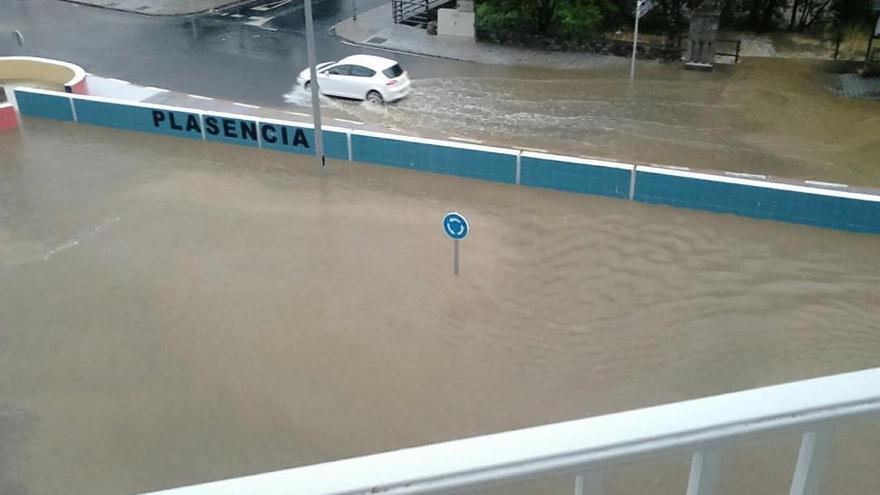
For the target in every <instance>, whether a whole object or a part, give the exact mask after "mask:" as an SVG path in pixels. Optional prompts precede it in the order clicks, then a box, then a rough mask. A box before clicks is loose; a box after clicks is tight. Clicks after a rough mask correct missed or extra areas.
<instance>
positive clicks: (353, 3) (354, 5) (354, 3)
mask: <svg viewBox="0 0 880 495" xmlns="http://www.w3.org/2000/svg"><path fill="white" fill-rule="evenodd" d="M351 10H353V11H354V22H357V21H358V6H357V0H351Z"/></svg>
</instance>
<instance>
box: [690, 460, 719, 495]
mask: <svg viewBox="0 0 880 495" xmlns="http://www.w3.org/2000/svg"><path fill="white" fill-rule="evenodd" d="M720 467H721V452H719V451H718V450H703V451H700V452H694V455H693V457H691V474H690V477H688V487H687V495H712V491H713V490H715V482H716V481H717V480H718V471H719V469H720Z"/></svg>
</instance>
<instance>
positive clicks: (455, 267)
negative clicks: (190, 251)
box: [452, 239, 458, 275]
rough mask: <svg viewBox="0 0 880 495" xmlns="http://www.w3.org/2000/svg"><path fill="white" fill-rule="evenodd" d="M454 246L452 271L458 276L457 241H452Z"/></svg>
mask: <svg viewBox="0 0 880 495" xmlns="http://www.w3.org/2000/svg"><path fill="white" fill-rule="evenodd" d="M452 242H453V243H454V244H455V255H454V256H453V260H454V261H453V262H452V271H453V272H454V273H455V274H456V275H458V239H455V240H454V241H452Z"/></svg>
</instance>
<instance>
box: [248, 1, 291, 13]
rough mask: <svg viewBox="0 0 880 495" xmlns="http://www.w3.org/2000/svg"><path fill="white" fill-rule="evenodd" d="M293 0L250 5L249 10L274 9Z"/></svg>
mask: <svg viewBox="0 0 880 495" xmlns="http://www.w3.org/2000/svg"><path fill="white" fill-rule="evenodd" d="M291 1H293V0H279V1H277V2H272V3H267V4H264V5H260V6H259V7H251V10H255V11H257V12H265V11H267V10H275V9H277V8H278V7H283V6H285V5H287V4H289V3H290V2H291Z"/></svg>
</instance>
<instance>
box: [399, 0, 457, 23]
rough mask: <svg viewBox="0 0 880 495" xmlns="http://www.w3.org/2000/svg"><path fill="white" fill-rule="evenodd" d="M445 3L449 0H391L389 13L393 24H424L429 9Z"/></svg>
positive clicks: (427, 17)
mask: <svg viewBox="0 0 880 495" xmlns="http://www.w3.org/2000/svg"><path fill="white" fill-rule="evenodd" d="M447 3H449V0H392V1H391V13H392V15H393V16H394V23H395V24H423V25H426V24H427V23H428V21H429V20H430V13H431V10H432V9H435V8H439V7H441V6H442V5H444V4H447Z"/></svg>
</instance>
